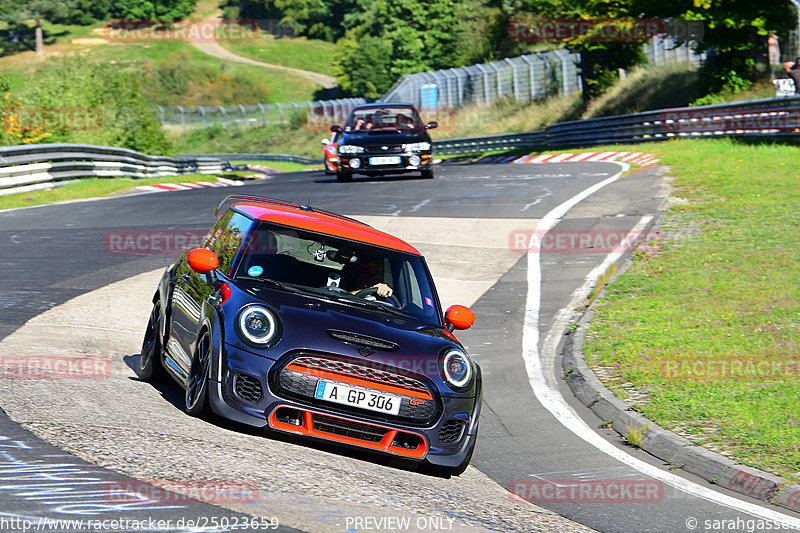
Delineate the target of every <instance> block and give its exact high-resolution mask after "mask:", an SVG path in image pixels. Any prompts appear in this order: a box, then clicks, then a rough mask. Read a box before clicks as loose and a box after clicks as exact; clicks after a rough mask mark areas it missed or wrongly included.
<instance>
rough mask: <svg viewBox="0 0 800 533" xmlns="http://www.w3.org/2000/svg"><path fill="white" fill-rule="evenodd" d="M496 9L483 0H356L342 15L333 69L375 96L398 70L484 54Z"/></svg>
mask: <svg viewBox="0 0 800 533" xmlns="http://www.w3.org/2000/svg"><path fill="white" fill-rule="evenodd" d="M501 18H502V17H501V13H500V10H499V9H497V8H491V7H489V6H488V3H487V2H486V1H485V0H467V1H463V2H460V3H455V4H454V3H452V2H450V1H448V0H427V1H421V0H393V1H391V2H388V1H383V0H378V1H376V2H368V1H366V0H360V9H358V10H355V11H353V12H352V13H349V14H348V15H347V16H345V17H344V19H343V20H342V25H343V26H345V27H347V28H348V29H347V33H346V35H345V37H344V38H342V39H340V40H339V41H338V42H337V53H336V57H335V59H334V65H333V69H334V72H335V73H336V74H337V79H338V80H339V83H340V85H341V86H342V88H343V89H344V90H345V91H346V92H347V93H348V94H353V95H359V96H363V95H364V94H365V93H359V92H358V90H359V89H362V90H363V89H364V88H366V87H367V85H368V86H369V93H370V94H371V95H375V96H378V95H380V94H383V92H385V91H386V90H387V89H389V87H391V85H392V84H393V83H394V82H395V81H396V80H397V79H399V78H400V77H401V76H402V75H404V74H410V73H414V72H423V71H426V70H436V69H442V68H450V67H458V66H462V65H467V64H472V63H477V62H480V61H484V60H486V59H488V58H490V57H491V56H492V55H493V52H494V47H493V46H491V45H487V43H491V40H492V39H493V38H494V37H495V36H496V35H497V34H498V33H501V34H505V31H498V27H499V21H500V20H501Z"/></svg>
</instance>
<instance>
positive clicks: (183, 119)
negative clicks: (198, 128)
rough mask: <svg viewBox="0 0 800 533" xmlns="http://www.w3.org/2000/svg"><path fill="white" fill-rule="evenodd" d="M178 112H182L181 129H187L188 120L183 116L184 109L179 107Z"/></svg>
mask: <svg viewBox="0 0 800 533" xmlns="http://www.w3.org/2000/svg"><path fill="white" fill-rule="evenodd" d="M178 111H180V112H181V128H183V129H186V119H185V118H184V116H183V107H181V106H178Z"/></svg>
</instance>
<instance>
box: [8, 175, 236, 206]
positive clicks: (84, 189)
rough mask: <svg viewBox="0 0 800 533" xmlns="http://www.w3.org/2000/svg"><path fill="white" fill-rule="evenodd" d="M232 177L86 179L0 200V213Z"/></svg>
mask: <svg viewBox="0 0 800 533" xmlns="http://www.w3.org/2000/svg"><path fill="white" fill-rule="evenodd" d="M236 174H237V173H233V174H228V173H226V174H220V175H219V176H217V175H214V174H193V175H186V176H172V177H168V178H138V179H134V178H85V179H82V180H81V181H79V182H77V183H70V184H68V185H62V186H60V187H54V188H52V189H43V190H40V191H31V192H21V193H15V194H8V195H5V196H0V210H3V209H13V208H16V207H32V206H36V205H46V204H54V203H57V202H68V201H72V200H85V199H88V198H106V197H109V196H117V195H120V194H123V193H125V192H128V191H131V190H133V189H134V188H135V187H138V186H139V185H155V184H157V183H177V182H188V181H211V182H213V181H217V177H227V178H233V177H235V175H236Z"/></svg>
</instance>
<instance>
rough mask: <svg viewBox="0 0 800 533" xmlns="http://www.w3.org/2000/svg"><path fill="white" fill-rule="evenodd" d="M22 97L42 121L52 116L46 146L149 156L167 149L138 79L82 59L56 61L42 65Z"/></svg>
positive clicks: (138, 76) (134, 75) (140, 79)
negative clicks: (42, 72)
mask: <svg viewBox="0 0 800 533" xmlns="http://www.w3.org/2000/svg"><path fill="white" fill-rule="evenodd" d="M48 72H49V74H50V76H48V77H47V78H43V79H42V80H41V82H40V83H39V84H37V85H36V86H35V87H34V88H32V89H31V90H30V92H29V96H27V97H26V102H25V103H26V105H27V106H29V107H30V108H31V109H32V110H38V111H39V112H41V113H42V114H43V115H44V117H45V118H47V117H49V116H53V117H55V119H54V120H52V121H51V122H52V124H51V125H50V128H49V131H51V132H52V137H51V139H50V140H51V141H52V142H82V143H88V144H99V145H104V146H119V147H122V148H130V149H132V150H138V151H141V152H146V153H151V154H163V153H168V152H169V151H170V145H169V142H168V141H167V139H166V137H165V135H164V132H163V131H162V130H161V125H160V123H159V122H158V120H156V118H155V116H154V115H153V112H152V110H151V109H150V108H149V106H148V105H147V103H146V102H145V99H144V98H143V97H142V92H141V87H142V83H143V82H142V77H141V75H140V73H139V72H138V71H136V70H131V71H125V70H120V69H118V68H109V67H108V65H104V64H100V63H93V62H90V61H88V60H86V59H84V58H82V57H66V58H61V59H60V60H58V61H57V62H53V64H52V65H49V66H48Z"/></svg>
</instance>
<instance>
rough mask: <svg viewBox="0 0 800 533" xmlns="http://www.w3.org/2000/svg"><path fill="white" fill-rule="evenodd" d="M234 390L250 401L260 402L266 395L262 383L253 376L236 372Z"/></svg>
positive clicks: (239, 395) (237, 394) (240, 396)
mask: <svg viewBox="0 0 800 533" xmlns="http://www.w3.org/2000/svg"><path fill="white" fill-rule="evenodd" d="M233 392H235V393H236V396H238V397H239V398H240V399H242V400H244V401H246V402H249V403H258V402H260V401H261V398H263V397H264V392H263V391H262V390H261V383H260V382H259V381H258V380H257V379H256V378H254V377H253V376H248V375H247V374H236V375H235V376H234V378H233Z"/></svg>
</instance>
